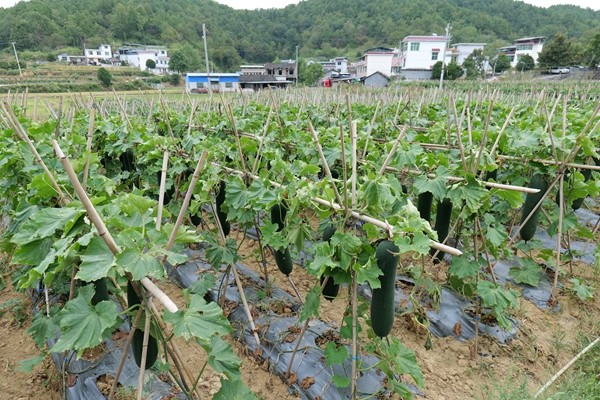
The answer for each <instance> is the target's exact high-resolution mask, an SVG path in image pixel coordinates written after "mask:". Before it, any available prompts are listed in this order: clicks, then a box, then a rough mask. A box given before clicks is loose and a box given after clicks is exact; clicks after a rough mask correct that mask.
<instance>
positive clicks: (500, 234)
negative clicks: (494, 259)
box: [483, 214, 508, 247]
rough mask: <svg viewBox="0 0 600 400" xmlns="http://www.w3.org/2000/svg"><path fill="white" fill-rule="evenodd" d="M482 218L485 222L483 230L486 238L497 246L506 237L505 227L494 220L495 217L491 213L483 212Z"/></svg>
mask: <svg viewBox="0 0 600 400" xmlns="http://www.w3.org/2000/svg"><path fill="white" fill-rule="evenodd" d="M483 220H484V222H485V228H484V229H483V231H484V232H485V237H486V239H487V240H488V241H489V242H490V243H491V244H492V245H493V246H494V247H499V246H501V245H502V243H504V242H505V241H506V240H507V239H508V234H507V233H506V229H505V228H504V226H503V225H502V224H500V223H497V222H496V219H495V218H494V216H493V215H492V214H485V215H484V216H483Z"/></svg>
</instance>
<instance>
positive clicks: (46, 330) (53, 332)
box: [27, 312, 59, 349]
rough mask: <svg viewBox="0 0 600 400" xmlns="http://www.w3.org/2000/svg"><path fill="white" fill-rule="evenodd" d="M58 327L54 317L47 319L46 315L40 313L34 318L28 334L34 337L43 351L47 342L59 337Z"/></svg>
mask: <svg viewBox="0 0 600 400" xmlns="http://www.w3.org/2000/svg"><path fill="white" fill-rule="evenodd" d="M58 332H59V329H58V326H56V323H55V322H54V319H53V318H52V317H47V316H46V314H44V313H42V312H39V313H37V315H36V316H35V317H34V318H33V322H32V323H31V326H30V327H29V329H27V333H28V334H29V335H30V336H31V337H32V339H33V341H34V342H35V344H36V345H37V347H38V348H40V349H43V348H44V347H45V344H46V340H48V339H54V338H56V337H57V336H58Z"/></svg>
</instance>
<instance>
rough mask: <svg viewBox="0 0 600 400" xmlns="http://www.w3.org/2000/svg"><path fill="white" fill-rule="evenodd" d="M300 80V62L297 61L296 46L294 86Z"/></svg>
mask: <svg viewBox="0 0 600 400" xmlns="http://www.w3.org/2000/svg"><path fill="white" fill-rule="evenodd" d="M299 80H300V62H299V60H298V45H296V86H298V81H299Z"/></svg>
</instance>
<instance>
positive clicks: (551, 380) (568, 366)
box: [533, 337, 600, 399]
mask: <svg viewBox="0 0 600 400" xmlns="http://www.w3.org/2000/svg"><path fill="white" fill-rule="evenodd" d="M598 343H600V337H598V338H596V340H594V341H593V342H592V343H590V344H589V345H587V346H586V348H585V349H583V350H581V351H580V352H579V354H577V355H576V356H575V357H573V358H572V359H571V361H569V362H568V363H567V364H566V365H565V366H564V367H562V368H561V369H560V371H558V372H557V373H556V374H554V376H552V378H550V380H549V381H548V382H546V384H545V385H544V386H542V387H541V388H540V390H538V391H537V393H536V394H535V395H534V396H533V398H534V399H537V398H538V397H539V396H540V395H541V394H542V393H544V392H545V391H546V389H548V388H549V387H550V385H552V384H553V383H554V382H555V381H556V380H557V379H558V378H559V377H560V376H561V375H562V374H564V373H565V371H566V370H568V369H569V368H570V367H571V366H572V365H573V364H575V362H576V361H577V360H579V359H580V358H581V357H582V356H583V355H584V354H585V353H587V352H588V351H590V350H591V349H592V348H593V347H594V346H596V345H597V344H598Z"/></svg>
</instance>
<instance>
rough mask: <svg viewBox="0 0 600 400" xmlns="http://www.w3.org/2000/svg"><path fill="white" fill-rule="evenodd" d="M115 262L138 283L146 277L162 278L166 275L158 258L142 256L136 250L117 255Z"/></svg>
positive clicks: (146, 254) (147, 255)
mask: <svg viewBox="0 0 600 400" xmlns="http://www.w3.org/2000/svg"><path fill="white" fill-rule="evenodd" d="M115 262H116V264H117V266H119V267H121V268H123V269H124V270H125V271H127V272H129V273H131V276H132V277H133V280H136V281H139V280H140V279H142V278H144V277H146V276H153V277H155V278H162V277H163V275H164V268H163V266H162V264H161V263H160V262H159V261H158V260H157V259H156V257H153V256H151V255H150V254H148V253H144V254H142V253H140V252H139V251H138V250H136V249H126V250H124V251H122V252H121V253H119V254H117V257H116V260H115ZM109 268H110V267H109Z"/></svg>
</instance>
